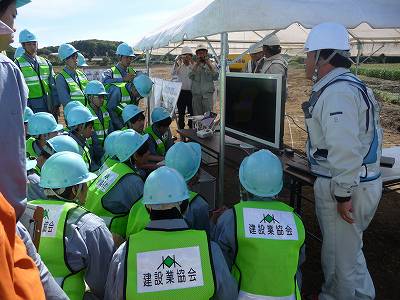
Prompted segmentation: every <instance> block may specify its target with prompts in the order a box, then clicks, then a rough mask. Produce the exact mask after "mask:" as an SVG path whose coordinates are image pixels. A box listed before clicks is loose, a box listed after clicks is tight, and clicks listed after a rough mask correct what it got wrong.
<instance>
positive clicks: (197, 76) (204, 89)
mask: <svg viewBox="0 0 400 300" xmlns="http://www.w3.org/2000/svg"><path fill="white" fill-rule="evenodd" d="M196 58H197V60H196V63H195V65H194V66H193V69H192V71H191V72H190V73H189V78H190V79H192V95H193V100H192V104H193V113H194V114H195V115H202V114H204V113H206V112H209V111H212V110H213V93H214V89H215V88H214V80H217V79H218V70H217V68H216V67H215V66H214V64H213V63H212V62H211V61H210V59H209V58H208V50H207V46H205V45H201V44H200V45H198V46H197V47H196Z"/></svg>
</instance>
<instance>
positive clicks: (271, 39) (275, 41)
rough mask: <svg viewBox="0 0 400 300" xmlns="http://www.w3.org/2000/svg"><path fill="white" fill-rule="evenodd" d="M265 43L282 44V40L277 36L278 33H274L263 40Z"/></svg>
mask: <svg viewBox="0 0 400 300" xmlns="http://www.w3.org/2000/svg"><path fill="white" fill-rule="evenodd" d="M263 45H264V46H280V45H281V41H280V40H279V38H278V37H277V36H276V34H273V35H271V36H269V37H268V38H267V39H265V40H264V41H263Z"/></svg>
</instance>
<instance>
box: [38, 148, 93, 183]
mask: <svg viewBox="0 0 400 300" xmlns="http://www.w3.org/2000/svg"><path fill="white" fill-rule="evenodd" d="M96 177H97V175H96V174H94V173H90V172H89V170H88V167H87V166H86V163H85V161H84V160H83V158H82V156H80V155H79V154H76V153H73V152H68V151H62V152H58V153H56V154H54V155H52V156H50V158H49V159H48V160H46V162H45V163H44V165H43V166H42V169H41V176H40V183H39V186H40V187H42V188H50V189H59V188H66V187H70V186H74V185H77V184H80V183H85V182H88V181H90V180H93V179H95V178H96Z"/></svg>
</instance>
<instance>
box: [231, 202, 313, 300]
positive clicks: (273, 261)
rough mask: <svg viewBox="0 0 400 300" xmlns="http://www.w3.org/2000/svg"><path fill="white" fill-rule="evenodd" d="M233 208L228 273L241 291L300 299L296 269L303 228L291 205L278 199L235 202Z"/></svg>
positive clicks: (303, 234)
mask: <svg viewBox="0 0 400 300" xmlns="http://www.w3.org/2000/svg"><path fill="white" fill-rule="evenodd" d="M234 212H235V216H236V239H237V254H236V257H235V260H234V265H233V267H232V273H233V275H234V276H235V278H236V279H237V281H238V282H239V285H240V286H239V289H240V291H241V293H244V294H250V295H249V298H251V297H257V296H262V297H263V299H267V300H274V299H276V297H278V298H279V300H286V299H287V300H290V299H301V296H300V292H299V289H298V286H297V282H296V272H297V266H298V260H299V252H300V249H301V247H302V245H303V244H304V238H305V230H304V225H303V223H302V221H301V220H300V218H299V217H298V216H297V215H296V214H295V213H293V208H292V207H290V206H288V205H286V204H284V203H282V202H280V201H246V202H240V203H238V204H236V205H235V206H234ZM268 282H269V283H273V284H266V283H268ZM264 297H265V298H264Z"/></svg>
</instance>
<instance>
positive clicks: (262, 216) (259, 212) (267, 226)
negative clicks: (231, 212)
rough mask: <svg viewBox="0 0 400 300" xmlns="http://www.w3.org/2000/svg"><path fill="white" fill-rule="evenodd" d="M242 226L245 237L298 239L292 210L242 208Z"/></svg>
mask: <svg viewBox="0 0 400 300" xmlns="http://www.w3.org/2000/svg"><path fill="white" fill-rule="evenodd" d="M243 226H244V228H243V229H244V233H245V237H246V238H261V239H270V240H296V241H297V240H298V233H297V226H296V222H295V219H294V216H293V213H292V212H288V211H277V210H268V209H259V208H243Z"/></svg>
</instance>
